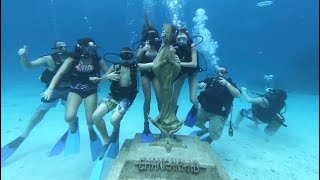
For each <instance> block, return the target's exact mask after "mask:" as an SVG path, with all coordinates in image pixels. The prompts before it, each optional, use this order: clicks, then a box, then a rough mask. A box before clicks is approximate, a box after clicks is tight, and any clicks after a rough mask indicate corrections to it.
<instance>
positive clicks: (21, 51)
mask: <svg viewBox="0 0 320 180" xmlns="http://www.w3.org/2000/svg"><path fill="white" fill-rule="evenodd" d="M27 53H28V50H27V46H23V48H20V49H19V51H18V54H19V56H20V57H21V58H26V57H27Z"/></svg>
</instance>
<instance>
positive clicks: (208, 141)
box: [200, 135, 213, 144]
mask: <svg viewBox="0 0 320 180" xmlns="http://www.w3.org/2000/svg"><path fill="white" fill-rule="evenodd" d="M200 140H201V141H203V142H207V143H209V144H211V142H212V141H213V140H212V139H211V137H210V136H209V135H208V136H205V137H202V138H200Z"/></svg>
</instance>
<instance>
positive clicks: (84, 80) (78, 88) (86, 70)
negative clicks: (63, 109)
mask: <svg viewBox="0 0 320 180" xmlns="http://www.w3.org/2000/svg"><path fill="white" fill-rule="evenodd" d="M99 61H100V58H99V57H98V56H95V57H93V59H92V62H91V63H90V64H88V65H84V64H81V62H80V57H77V56H75V57H74V61H73V63H72V66H71V70H70V75H71V86H70V92H74V93H76V94H78V95H80V96H81V97H82V98H86V97H88V96H89V95H91V94H94V93H97V91H98V83H93V82H92V81H90V80H89V77H100V65H99Z"/></svg>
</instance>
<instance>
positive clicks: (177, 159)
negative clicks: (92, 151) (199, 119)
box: [102, 134, 230, 180]
mask: <svg viewBox="0 0 320 180" xmlns="http://www.w3.org/2000/svg"><path fill="white" fill-rule="evenodd" d="M158 136H159V135H158ZM176 137H177V140H181V141H182V142H183V143H184V144H185V145H187V148H186V149H184V148H172V150H171V152H170V153H167V152H166V150H165V148H163V147H159V146H149V143H141V142H140V134H136V135H135V137H134V139H127V140H126V141H125V142H124V144H123V146H122V148H121V150H120V152H119V155H118V156H117V158H116V159H115V160H114V161H113V163H112V166H111V168H110V170H109V171H108V172H105V173H104V174H103V176H102V177H103V179H106V180H116V179H126V180H129V179H131V180H133V179H136V180H137V179H159V180H160V179H177V180H180V179H183V180H189V179H190V180H191V179H195V180H199V179H201V180H206V179H208V180H215V179H217V180H224V179H226V180H227V179H230V177H229V175H228V174H227V172H226V171H225V169H224V168H223V167H222V165H221V163H220V162H219V160H218V158H217V156H216V154H215V152H214V150H213V149H212V147H211V146H210V145H209V144H208V143H207V142H202V141H200V140H199V138H198V137H190V136H183V135H176Z"/></svg>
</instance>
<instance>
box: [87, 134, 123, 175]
mask: <svg viewBox="0 0 320 180" xmlns="http://www.w3.org/2000/svg"><path fill="white" fill-rule="evenodd" d="M118 153H119V132H118V133H112V135H111V138H110V142H109V143H108V144H106V145H104V146H103V147H102V151H101V154H100V156H99V159H98V160H97V161H96V163H95V165H94V167H93V170H92V172H91V175H90V180H97V179H100V178H101V174H102V172H103V169H110V168H111V164H112V162H113V160H114V159H115V158H116V157H117V155H118ZM106 161H107V162H108V164H107V165H106V167H105V166H104V163H105V162H106Z"/></svg>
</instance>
